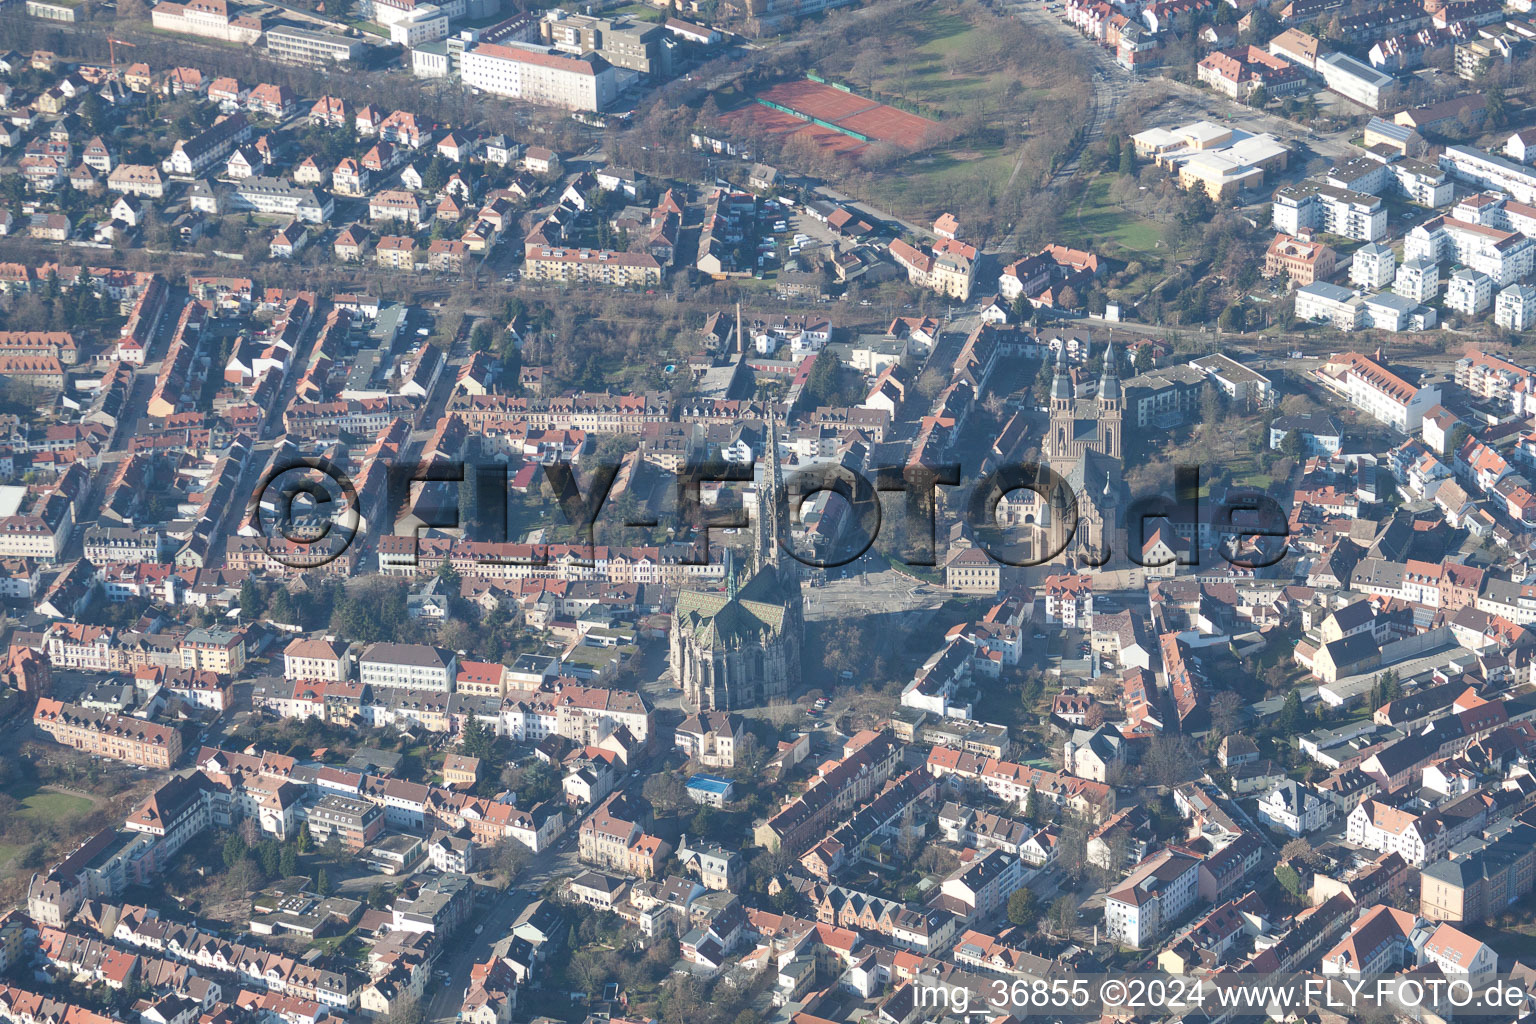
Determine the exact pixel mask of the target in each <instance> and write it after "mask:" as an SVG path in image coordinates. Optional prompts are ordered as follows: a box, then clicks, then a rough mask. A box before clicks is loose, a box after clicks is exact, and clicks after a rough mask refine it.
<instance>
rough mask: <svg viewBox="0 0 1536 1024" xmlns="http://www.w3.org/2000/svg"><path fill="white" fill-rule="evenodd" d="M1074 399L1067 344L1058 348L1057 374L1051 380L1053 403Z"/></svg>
mask: <svg viewBox="0 0 1536 1024" xmlns="http://www.w3.org/2000/svg"><path fill="white" fill-rule="evenodd" d="M1059 401H1064V402H1070V401H1072V375H1071V374H1069V373H1068V372H1067V345H1066V342H1062V345H1061V348H1059V349H1057V350H1056V376H1055V378H1054V379H1053V380H1052V381H1051V404H1052V405H1055V404H1056V403H1057V402H1059Z"/></svg>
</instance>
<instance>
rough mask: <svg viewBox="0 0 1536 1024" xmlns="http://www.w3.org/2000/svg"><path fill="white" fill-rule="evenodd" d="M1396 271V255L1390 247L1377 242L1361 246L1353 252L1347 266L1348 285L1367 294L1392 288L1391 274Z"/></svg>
mask: <svg viewBox="0 0 1536 1024" xmlns="http://www.w3.org/2000/svg"><path fill="white" fill-rule="evenodd" d="M1396 269H1397V255H1396V254H1395V253H1393V251H1392V247H1391V246H1389V245H1382V244H1381V243H1379V242H1371V243H1370V244H1369V245H1362V246H1361V247H1360V248H1359V249H1356V250H1355V257H1354V260H1353V262H1351V263H1350V265H1349V283H1350V284H1352V285H1354V286H1355V287H1356V288H1361V289H1364V290H1365V291H1368V292H1375V291H1380V290H1381V289H1383V288H1390V287H1391V286H1392V274H1393V272H1394V271H1396Z"/></svg>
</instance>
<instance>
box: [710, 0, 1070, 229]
mask: <svg viewBox="0 0 1536 1024" xmlns="http://www.w3.org/2000/svg"><path fill="white" fill-rule="evenodd" d="M876 26H878V29H879V30H878V31H872V29H873V28H875V27H876ZM802 41H803V43H804V45H803V46H802V48H801V49H800V50H798V51H797V52H796V55H795V60H794V63H793V66H788V65H787V62H785V61H783V60H781V61H780V62H778V64H777V65H776V66H775V68H774V73H773V74H772V75H771V76H770V77H766V78H764V79H762V80H758V81H747V82H741V83H736V84H735V85H733V86H732V87H731V88H728V89H725V90H721V91H720V92H718V93H716V94H714V102H715V103H716V104H718V109H719V111H720V115H719V119H720V122H721V123H722V124H724V125H726V126H727V127H730V128H734V129H735V131H734V132H733V134H737V135H738V136H739V137H742V138H745V139H748V140H752V141H755V142H759V143H760V144H761V145H760V147H759V148H757V149H755V150H754V151H755V152H760V153H761V158H762V159H765V160H766V161H767V162H770V163H781V164H784V165H787V166H792V167H795V168H796V169H798V170H803V171H806V172H808V173H811V174H816V175H819V176H823V177H825V178H826V179H827V180H828V181H829V182H832V183H834V184H836V185H838V186H839V187H840V188H842V189H844V190H845V191H849V192H854V193H856V194H859V195H863V196H867V197H869V198H870V200H871V201H873V202H875V203H876V204H878V205H881V206H883V207H886V208H888V209H890V210H892V212H895V213H898V214H900V215H901V216H904V217H908V218H911V219H914V220H918V221H922V220H929V219H932V218H933V217H934V216H937V215H938V214H939V213H940V212H943V211H944V210H954V211H955V212H957V213H962V214H964V219H965V220H966V222H967V225H968V230H969V231H972V232H974V235H975V237H978V238H984V237H986V236H987V235H989V234H991V233H993V232H1003V231H1007V230H1009V229H1010V228H1011V225H1012V224H1013V223H1015V222H1016V221H1017V220H1018V219H1019V217H1020V215H1021V214H1022V213H1024V212H1025V207H1026V206H1027V205H1028V203H1027V202H1026V200H1025V197H1026V196H1027V195H1028V194H1030V193H1031V192H1032V191H1033V190H1035V189H1036V188H1038V186H1040V185H1041V184H1042V183H1044V182H1045V181H1047V180H1048V179H1049V177H1050V175H1051V173H1052V171H1053V170H1054V169H1055V168H1056V167H1057V166H1059V164H1060V161H1062V160H1063V159H1066V158H1068V157H1069V155H1070V153H1071V151H1072V149H1073V145H1074V142H1075V141H1076V132H1077V129H1078V128H1079V127H1080V126H1081V125H1082V124H1084V123H1085V121H1086V120H1087V111H1088V106H1089V101H1090V97H1091V95H1092V88H1091V83H1090V81H1089V77H1088V71H1087V70H1086V68H1085V67H1084V66H1083V65H1082V62H1081V61H1080V60H1079V59H1077V58H1076V57H1075V56H1074V54H1073V53H1072V52H1071V51H1070V50H1069V49H1067V48H1064V47H1062V46H1061V45H1060V44H1059V40H1057V39H1055V38H1054V36H1052V37H1046V36H1044V35H1043V34H1042V33H1040V32H1038V31H1035V30H1032V29H1031V28H1030V27H1028V26H1026V25H1025V24H1024V23H1022V22H1021V21H1020V20H1019V19H1018V18H1017V17H1014V16H1011V15H1008V14H1003V13H998V12H997V11H995V10H993V9H991V8H988V7H987V6H985V5H983V4H981V3H978V2H976V0H958V2H956V0H886V2H875V3H871V4H868V5H866V6H864V7H861V8H858V9H855V10H847V11H837V12H831V13H829V14H828V15H827V17H826V18H825V20H824V21H823V22H821V23H818V24H817V25H816V26H815V28H814V29H809V30H808V31H807V32H806V34H805V37H804V38H803V40H802ZM770 103H771V104H773V106H768V105H765V104H770ZM808 118H810V119H814V120H809V119H808ZM817 121H820V122H821V123H820V124H818V123H816V122H817Z"/></svg>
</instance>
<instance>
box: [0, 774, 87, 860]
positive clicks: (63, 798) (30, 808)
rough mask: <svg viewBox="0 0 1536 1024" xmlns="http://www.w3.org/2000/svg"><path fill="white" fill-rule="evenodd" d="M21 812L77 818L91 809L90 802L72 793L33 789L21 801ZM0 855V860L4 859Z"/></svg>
mask: <svg viewBox="0 0 1536 1024" xmlns="http://www.w3.org/2000/svg"><path fill="white" fill-rule="evenodd" d="M21 806H22V808H23V810H22V812H21V813H22V814H25V815H28V816H29V817H34V818H47V819H58V818H77V817H79V816H80V815H82V814H85V813H87V812H88V811H90V809H91V806H92V804H91V802H90V801H89V800H87V799H86V798H85V797H83V796H75V795H74V794H72V793H51V792H46V791H44V790H34V791H33V792H32V793H30V794H29V795H27V796H26V797H24V798H23V799H22V801H21ZM4 859H5V858H4V857H0V860H4Z"/></svg>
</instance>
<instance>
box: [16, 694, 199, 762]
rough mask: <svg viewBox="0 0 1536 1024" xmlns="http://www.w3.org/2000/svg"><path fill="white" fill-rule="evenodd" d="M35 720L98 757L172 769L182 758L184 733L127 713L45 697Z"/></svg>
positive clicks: (57, 737)
mask: <svg viewBox="0 0 1536 1024" xmlns="http://www.w3.org/2000/svg"><path fill="white" fill-rule="evenodd" d="M32 724H33V725H35V726H37V727H38V728H39V729H41V730H42V731H43V732H45V733H47V734H48V735H49V736H52V737H53V738H54V740H55V741H57V742H59V743H62V744H64V745H65V746H66V747H73V748H74V749H76V750H79V751H83V752H84V753H87V754H91V755H93V756H95V757H105V758H108V759H110V760H113V761H124V762H126V763H128V764H137V765H143V766H145V767H147V768H161V769H169V768H170V767H171V766H172V765H174V764H175V763H176V762H177V761H178V760H179V759H180V758H181V733H179V732H177V731H176V730H175V729H172V728H170V727H169V726H164V725H156V724H155V723H153V722H146V721H144V720H142V719H138V718H130V717H128V716H126V715H113V714H107V713H104V712H101V711H92V710H90V709H89V708H83V707H80V706H79V705H77V704H66V703H64V702H62V701H57V700H52V699H49V698H47V697H44V698H41V699H39V700H38V702H37V709H36V710H35V711H34V712H33V714H32Z"/></svg>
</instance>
